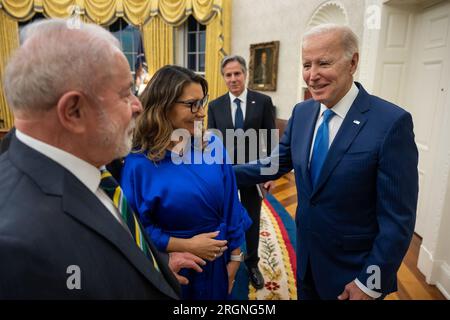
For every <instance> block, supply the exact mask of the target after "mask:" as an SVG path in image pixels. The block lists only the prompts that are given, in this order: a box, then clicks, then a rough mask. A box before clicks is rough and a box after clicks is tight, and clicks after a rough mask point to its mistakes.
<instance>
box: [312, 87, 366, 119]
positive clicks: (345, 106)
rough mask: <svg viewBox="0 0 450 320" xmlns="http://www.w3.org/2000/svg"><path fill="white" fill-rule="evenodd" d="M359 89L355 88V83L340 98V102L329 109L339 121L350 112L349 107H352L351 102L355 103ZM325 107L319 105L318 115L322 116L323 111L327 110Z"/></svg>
mask: <svg viewBox="0 0 450 320" xmlns="http://www.w3.org/2000/svg"><path fill="white" fill-rule="evenodd" d="M358 93H359V89H358V87H357V86H356V84H355V83H353V84H352V86H351V87H350V90H348V92H347V93H346V94H345V96H344V97H342V99H341V100H339V102H338V103H336V104H335V105H334V107H332V108H331V110H333V112H334V113H335V114H336V115H337V116H338V117H339V118H341V119H344V118H345V116H346V115H347V113H348V110H350V107H351V106H352V104H353V102H354V101H355V99H356V97H357V96H358ZM327 109H328V108H327V106H325V105H324V104H322V103H321V104H320V115H322V114H323V112H324V111H325V110H327Z"/></svg>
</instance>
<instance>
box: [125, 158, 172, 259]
mask: <svg viewBox="0 0 450 320" xmlns="http://www.w3.org/2000/svg"><path fill="white" fill-rule="evenodd" d="M145 160H146V159H144V161H145ZM121 187H122V190H123V192H124V195H125V197H126V198H127V200H128V203H129V204H130V206H131V208H132V209H133V211H134V212H135V214H136V215H137V216H138V218H139V219H140V221H141V224H142V226H143V227H144V228H145V231H146V233H147V235H148V236H149V237H150V239H151V241H152V242H153V244H154V245H155V246H156V247H157V248H158V250H160V251H166V249H167V244H168V243H169V238H170V236H169V235H168V234H167V233H165V232H164V231H163V230H162V229H161V228H160V227H158V226H157V225H156V224H155V223H154V218H155V217H154V216H153V213H152V208H153V206H154V203H155V201H157V195H155V194H153V193H152V191H151V190H152V189H151V168H150V167H149V166H148V165H147V164H146V163H142V159H135V158H130V156H128V157H127V158H126V159H125V165H124V167H123V171H122V179H121Z"/></svg>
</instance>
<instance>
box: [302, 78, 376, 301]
mask: <svg viewBox="0 0 450 320" xmlns="http://www.w3.org/2000/svg"><path fill="white" fill-rule="evenodd" d="M358 93H359V90H358V87H357V86H356V85H355V83H353V85H352V86H351V88H350V90H349V91H348V92H347V94H346V95H345V96H344V97H343V98H342V99H341V100H340V101H339V102H338V103H336V105H335V106H334V107H332V108H331V110H332V111H333V112H334V113H335V115H334V116H333V117H332V118H331V119H330V122H329V123H328V131H329V135H330V136H329V138H328V142H329V147H330V146H331V144H332V143H333V141H334V138H335V137H336V134H337V132H338V131H339V128H340V127H341V125H342V122H343V121H344V119H345V116H346V115H347V113H348V110H350V107H351V106H352V104H353V102H354V101H355V99H356V96H357V95H358ZM325 110H327V107H326V106H325V105H324V104H320V111H319V117H318V119H317V122H316V127H315V129H314V136H313V141H312V143H311V150H310V153H309V162H310V164H311V157H312V150H313V146H314V141H315V140H316V134H317V129H319V126H320V125H321V124H322V122H323V113H324V112H325ZM355 283H356V285H357V286H358V288H360V289H361V290H362V291H363V292H364V293H365V294H367V295H368V296H370V297H372V298H375V299H376V298H379V297H380V296H381V293H379V292H376V291H374V290H371V289H369V288H367V287H366V286H365V285H363V284H362V283H361V281H359V280H358V279H355ZM342 290H344V288H342Z"/></svg>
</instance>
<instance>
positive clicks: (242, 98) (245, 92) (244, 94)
mask: <svg viewBox="0 0 450 320" xmlns="http://www.w3.org/2000/svg"><path fill="white" fill-rule="evenodd" d="M228 93H229V94H230V101H231V102H234V99H236V98H239V100H241V102H243V103H246V102H247V93H248V90H247V88H245V89H244V91H242V93H241V95H240V96H239V97H236V96H235V95H234V94H232V93H231V92H228Z"/></svg>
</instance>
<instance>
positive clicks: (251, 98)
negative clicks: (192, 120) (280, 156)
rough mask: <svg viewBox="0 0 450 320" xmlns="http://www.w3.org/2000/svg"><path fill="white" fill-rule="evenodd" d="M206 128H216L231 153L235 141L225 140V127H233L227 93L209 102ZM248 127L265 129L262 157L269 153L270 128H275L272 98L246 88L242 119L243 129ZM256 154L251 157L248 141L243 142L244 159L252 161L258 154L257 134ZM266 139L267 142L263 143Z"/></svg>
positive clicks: (270, 145) (234, 146)
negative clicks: (243, 118)
mask: <svg viewBox="0 0 450 320" xmlns="http://www.w3.org/2000/svg"><path fill="white" fill-rule="evenodd" d="M208 128H209V129H218V130H219V131H220V132H221V134H222V136H223V138H224V144H225V146H226V147H227V150H228V153H229V154H230V155H232V154H233V152H234V151H233V150H234V149H233V150H231V148H236V146H237V143H238V142H237V141H238V140H236V139H235V140H234V141H227V140H226V138H225V137H226V129H234V125H233V118H232V117H231V109H230V96H229V94H228V93H226V94H224V95H223V96H221V97H219V98H217V99H216V100H213V101H211V102H210V103H209V106H208ZM248 129H256V130H259V129H267V130H268V132H267V134H268V137H269V139H267V136H265V137H264V139H263V143H264V146H265V148H264V149H265V152H264V157H265V156H267V155H268V154H270V151H271V150H272V144H271V141H270V130H271V129H275V108H274V106H273V104H272V99H271V98H270V97H269V96H267V95H265V94H262V93H259V92H256V91H251V90H248V93H247V101H246V111H245V121H244V131H245V130H248ZM257 138H258V139H257V141H258V142H257V146H258V148H257V155H256V157H252V156H251V155H250V154H249V145H250V143H249V141H247V142H246V144H245V159H246V162H248V161H253V160H256V159H257V158H258V155H259V154H260V151H262V150H260V145H261V144H260V139H259V135H258V136H257ZM266 141H267V142H268V144H267V145H265V143H266ZM230 147H231V148H230Z"/></svg>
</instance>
